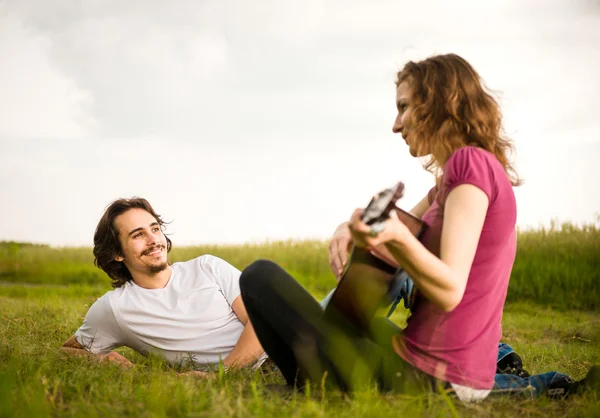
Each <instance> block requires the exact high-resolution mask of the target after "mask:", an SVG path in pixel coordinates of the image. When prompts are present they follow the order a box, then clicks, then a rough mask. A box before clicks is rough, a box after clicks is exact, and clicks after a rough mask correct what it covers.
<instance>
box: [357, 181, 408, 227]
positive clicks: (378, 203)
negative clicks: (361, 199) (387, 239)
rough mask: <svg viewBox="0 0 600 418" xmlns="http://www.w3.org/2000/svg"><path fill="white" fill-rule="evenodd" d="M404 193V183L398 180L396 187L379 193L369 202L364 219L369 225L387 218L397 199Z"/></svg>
mask: <svg viewBox="0 0 600 418" xmlns="http://www.w3.org/2000/svg"><path fill="white" fill-rule="evenodd" d="M403 194H404V183H402V182H398V183H397V184H396V185H395V186H394V187H391V188H389V189H385V190H382V191H381V192H379V193H377V195H376V196H375V197H373V199H371V201H370V202H369V204H368V205H367V207H366V208H365V211H364V212H363V215H362V221H363V222H364V223H366V224H367V225H372V224H373V223H375V222H381V221H383V220H385V219H387V218H388V217H389V215H390V211H391V210H392V209H393V208H394V207H395V206H396V201H397V200H398V199H400V198H401V197H402V195H403Z"/></svg>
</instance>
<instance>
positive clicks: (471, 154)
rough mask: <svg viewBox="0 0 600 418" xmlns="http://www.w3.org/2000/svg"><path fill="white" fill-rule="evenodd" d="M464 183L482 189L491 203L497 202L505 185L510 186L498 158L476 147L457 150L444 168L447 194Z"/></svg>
mask: <svg viewBox="0 0 600 418" xmlns="http://www.w3.org/2000/svg"><path fill="white" fill-rule="evenodd" d="M463 183H470V184H473V185H475V186H477V187H479V188H480V189H482V190H483V191H484V192H485V193H486V194H487V195H488V197H489V199H490V202H492V201H494V200H495V198H496V196H497V194H498V192H499V190H500V189H504V183H506V185H510V182H509V179H508V176H507V174H506V171H505V170H504V167H503V166H502V164H501V163H500V161H498V158H496V156H495V155H494V154H493V153H491V152H489V151H486V150H484V149H482V148H478V147H474V146H466V147H462V148H459V149H457V150H456V151H455V152H454V153H453V154H452V156H451V157H450V158H449V159H448V161H447V162H446V164H445V166H444V186H445V189H446V192H447V193H449V192H450V190H451V189H453V188H454V187H456V186H458V185H460V184H463Z"/></svg>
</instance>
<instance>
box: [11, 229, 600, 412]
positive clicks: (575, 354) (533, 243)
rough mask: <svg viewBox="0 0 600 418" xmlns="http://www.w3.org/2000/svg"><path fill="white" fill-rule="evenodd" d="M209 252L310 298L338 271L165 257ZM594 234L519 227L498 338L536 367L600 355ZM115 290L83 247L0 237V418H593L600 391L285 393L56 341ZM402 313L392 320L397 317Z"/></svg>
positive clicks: (316, 246)
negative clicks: (284, 274)
mask: <svg viewBox="0 0 600 418" xmlns="http://www.w3.org/2000/svg"><path fill="white" fill-rule="evenodd" d="M204 253H211V254H214V255H217V256H220V257H222V258H223V259H225V260H227V261H229V262H231V263H232V264H234V265H235V266H237V267H238V268H240V269H241V268H243V267H245V266H246V265H248V264H249V263H250V262H251V261H253V260H255V259H257V258H269V259H273V260H275V261H277V262H278V263H280V264H281V265H283V266H284V267H285V268H286V269H287V270H288V271H290V272H291V273H292V274H293V275H294V276H295V277H297V278H298V279H299V280H300V281H301V282H302V283H303V284H304V285H305V286H306V287H307V288H308V289H309V291H310V292H311V293H312V294H313V295H315V296H316V297H317V298H321V297H322V296H323V295H324V294H325V293H326V292H327V291H328V290H329V289H330V288H331V287H332V286H333V285H334V283H335V282H334V280H333V278H332V276H331V274H330V272H329V267H328V263H327V248H326V244H325V243H323V242H292V241H290V242H275V243H265V244H257V245H245V246H219V247H208V246H205V247H187V248H177V247H176V248H174V250H173V251H172V252H171V261H177V260H184V259H189V258H192V257H196V256H198V255H200V254H204ZM599 255H600V232H599V228H598V227H597V226H596V225H584V226H580V227H575V226H573V225H568V224H567V225H554V226H553V227H551V228H549V229H545V230H532V231H520V233H519V245H518V253H517V259H516V262H515V267H514V270H513V276H512V278H511V285H510V288H509V293H508V300H509V302H508V303H507V306H506V308H505V311H504V317H503V334H504V336H503V341H506V342H508V343H510V344H511V345H512V346H513V347H514V348H515V349H516V351H517V352H518V353H519V354H520V355H521V357H522V358H523V360H524V365H525V368H526V369H527V370H528V371H530V372H532V373H541V372H545V371H550V370H558V371H561V372H565V373H567V374H569V375H571V376H572V377H574V378H581V377H583V376H584V375H585V372H586V371H587V370H588V369H589V367H590V366H591V365H593V364H600V314H599V313H598V309H599V308H600V284H599V279H600V277H599V274H600V273H599V272H600V263H599ZM109 289H110V281H109V280H108V278H107V277H106V276H105V275H104V274H103V273H102V272H101V271H100V270H99V269H97V268H96V267H94V266H93V259H92V257H91V250H90V249H89V248H52V247H48V246H38V245H31V244H21V243H7V242H4V243H0V417H4V416H23V417H38V416H87V417H94V416H142V417H145V416H148V417H161V416H190V417H204V416H211V417H212V416H217V417H218V416H227V417H230V416H239V417H246V416H254V417H278V416H290V417H320V416H340V417H363V416H365V417H374V416H375V417H377V416H382V417H389V416H427V417H456V416H468V417H479V416H490V417H504V416H519V417H546V416H569V417H576V416H577V417H579V416H582V417H597V416H600V398H599V396H598V395H597V394H594V393H586V394H583V395H580V396H575V397H572V398H570V399H568V400H563V401H553V400H550V399H547V398H544V397H542V398H539V399H534V400H531V399H525V398H504V399H502V398H498V399H490V400H486V401H485V402H483V403H480V404H475V405H463V404H462V403H460V402H458V401H456V400H452V399H449V398H447V397H445V396H442V395H428V396H423V397H407V396H402V395H382V394H379V393H377V392H376V391H375V390H374V389H367V390H364V391H361V392H359V393H356V394H354V395H353V396H351V397H342V396H340V395H339V394H335V393H329V392H323V391H322V390H320V389H319V388H318V387H315V388H312V390H311V393H309V394H305V393H292V394H283V395H282V394H281V393H277V392H274V391H272V390H270V389H269V386H268V385H269V384H271V383H282V382H283V380H282V378H281V376H280V375H279V374H278V373H272V372H271V373H252V372H250V371H247V370H244V371H238V372H234V373H231V374H227V375H224V374H220V375H217V376H216V377H214V378H212V379H210V380H195V379H193V378H182V377H178V376H177V375H176V373H175V371H174V370H172V369H171V368H169V367H168V366H167V365H166V364H165V362H164V361H162V360H161V359H158V358H145V357H142V356H141V355H139V354H137V353H135V352H133V351H132V350H130V349H127V348H123V349H119V350H118V351H119V352H121V354H123V355H125V356H126V357H128V358H129V359H131V360H132V361H133V362H134V363H135V364H136V367H135V368H134V369H132V370H122V369H120V368H119V367H118V366H114V365H101V364H98V363H96V362H94V361H91V360H90V359H86V358H73V357H68V356H65V355H63V354H62V353H61V352H60V350H59V347H60V345H61V344H62V343H63V342H64V341H65V340H66V339H67V338H69V337H70V336H71V335H73V333H74V332H75V330H76V329H77V327H79V325H80V324H81V322H82V320H83V318H84V316H85V314H86V312H87V309H88V308H89V306H90V305H91V304H92V303H93V302H94V301H95V300H96V298H98V297H99V296H100V295H102V294H103V293H104V292H106V291H107V290H109ZM406 314H407V313H406V311H404V310H402V309H400V308H399V310H398V311H397V312H396V313H395V314H394V316H393V320H394V321H395V322H397V323H398V324H399V325H403V324H404V323H405V320H406Z"/></svg>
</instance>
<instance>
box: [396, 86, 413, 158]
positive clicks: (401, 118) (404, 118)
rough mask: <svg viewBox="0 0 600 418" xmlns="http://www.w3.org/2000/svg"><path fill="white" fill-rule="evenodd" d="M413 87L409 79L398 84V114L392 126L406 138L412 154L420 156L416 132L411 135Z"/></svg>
mask: <svg viewBox="0 0 600 418" xmlns="http://www.w3.org/2000/svg"><path fill="white" fill-rule="evenodd" d="M411 102H412V89H411V88H410V86H409V84H408V82H407V81H403V82H402V83H400V84H399V85H398V89H397V90H396V108H397V109H398V116H396V121H395V122H394V126H393V127H392V131H394V133H399V134H400V135H402V138H404V141H405V142H406V145H408V149H409V152H410V155H412V156H413V157H418V156H419V155H418V149H417V144H416V143H415V142H414V134H413V135H412V136H411V120H412V119H411V116H412V106H411Z"/></svg>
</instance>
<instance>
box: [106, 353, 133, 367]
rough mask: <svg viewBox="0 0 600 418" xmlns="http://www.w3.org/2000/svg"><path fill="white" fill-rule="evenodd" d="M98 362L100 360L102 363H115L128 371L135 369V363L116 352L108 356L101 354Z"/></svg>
mask: <svg viewBox="0 0 600 418" xmlns="http://www.w3.org/2000/svg"><path fill="white" fill-rule="evenodd" d="M98 360H100V362H101V363H103V362H113V363H116V364H118V365H119V366H121V367H125V368H126V369H131V368H133V363H132V362H131V361H129V360H127V359H126V358H125V357H123V356H122V355H120V354H119V353H117V352H116V351H111V352H110V353H108V354H101V355H99V356H98Z"/></svg>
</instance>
